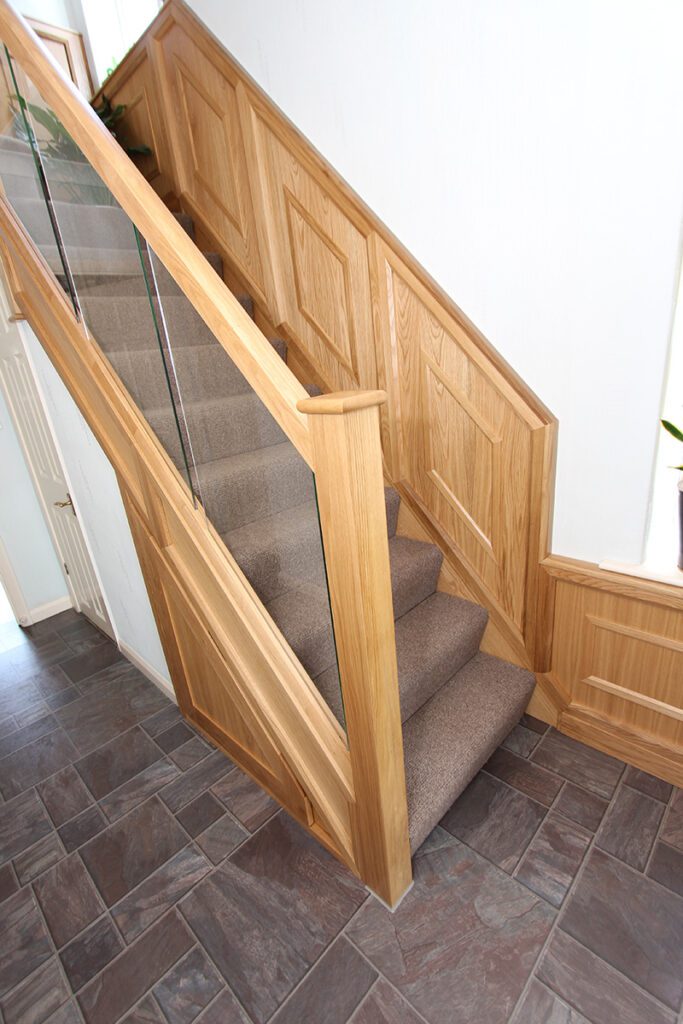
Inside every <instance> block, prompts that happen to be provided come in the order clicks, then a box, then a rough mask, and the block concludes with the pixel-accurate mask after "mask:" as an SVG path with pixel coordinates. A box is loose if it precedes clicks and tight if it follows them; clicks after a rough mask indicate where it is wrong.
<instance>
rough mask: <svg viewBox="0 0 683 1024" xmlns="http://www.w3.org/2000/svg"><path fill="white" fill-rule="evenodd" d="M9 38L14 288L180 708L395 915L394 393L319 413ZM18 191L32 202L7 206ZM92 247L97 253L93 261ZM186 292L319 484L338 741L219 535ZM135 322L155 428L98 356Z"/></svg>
mask: <svg viewBox="0 0 683 1024" xmlns="http://www.w3.org/2000/svg"><path fill="white" fill-rule="evenodd" d="M0 37H1V39H2V42H3V44H4V46H5V52H6V62H5V66H4V68H3V70H4V73H5V88H6V91H5V97H4V108H5V109H4V111H3V113H4V121H5V131H6V142H5V148H4V150H3V152H4V153H5V155H6V157H7V164H8V167H9V170H8V171H7V176H6V180H5V172H4V170H3V168H2V167H0V174H1V175H2V177H3V181H4V184H5V191H6V195H5V196H4V197H3V198H1V199H0V251H1V253H2V258H3V263H4V267H5V273H6V278H7V281H8V285H9V289H10V291H11V293H12V299H13V301H14V303H15V304H16V305H17V306H18V308H19V309H20V310H21V312H22V313H23V314H24V316H25V317H26V318H27V320H28V321H29V323H30V325H31V327H32V328H33V329H34V331H35V333H36V335H37V336H38V338H39V340H40V341H41V343H42V345H43V346H44V348H45V350H46V351H47V353H48V355H49V356H50V358H51V360H52V362H53V364H54V365H55V367H56V369H57V371H58V372H59V374H60V376H61V378H62V380H63V381H64V383H65V384H66V386H67V388H68V389H69V391H70V393H71V395H72V396H73V398H74V400H75V401H76V403H77V405H78V407H79V408H80V410H81V412H82V413H83V415H84V417H85V419H86V420H87V422H88V423H89V425H90V427H91V429H92V430H93V432H94V434H95V436H96V437H97V439H98V441H99V442H100V444H101V445H102V448H103V449H104V451H105V453H106V454H107V456H108V458H109V460H110V461H111V463H112V465H113V467H114V469H115V471H116V474H117V478H118V481H119V484H120V487H121V492H122V495H123V498H124V504H125V507H126V511H127V514H128V518H129V522H130V525H131V530H132V533H133V537H134V540H135V543H136V548H137V551H138V555H139V558H140V564H141V566H142V570H143V574H144V577H145V582H146V585H147V589H148V593H149V596H150V600H151V604H152V607H153V610H154V614H155V618H156V622H157V625H158V628H159V633H160V637H161V640H162V645H163V648H164V652H165V655H166V659H167V662H168V665H169V669H170V672H171V677H172V681H173V685H174V688H175V692H176V695H177V698H178V703H179V705H180V707H181V709H182V711H183V713H184V714H185V715H186V716H187V717H188V718H189V719H190V720H192V721H193V722H194V723H195V724H197V725H198V726H199V727H200V728H201V729H202V730H204V732H205V733H206V734H207V735H208V736H209V737H210V738H211V739H212V740H213V741H214V742H215V743H217V744H218V745H220V746H221V747H222V748H223V749H224V750H225V751H226V752H227V753H228V754H229V756H230V757H232V758H233V759H234V760H235V761H236V762H237V763H238V764H239V765H240V766H241V767H242V768H243V769H244V770H245V771H247V772H248V773H249V774H250V775H252V777H253V778H254V779H256V780H257V782H258V783H259V784H260V785H261V786H263V787H264V788H265V789H266V790H267V791H268V792H270V793H271V794H272V795H273V796H274V797H275V798H276V799H277V800H278V801H279V802H280V803H281V804H282V805H283V806H284V807H286V808H287V810H288V811H289V812H290V813H291V814H293V815H294V816H295V817H296V818H297V819H298V820H299V821H300V822H301V823H302V824H303V825H304V826H305V827H306V828H308V829H309V830H310V832H311V833H312V834H313V835H315V836H316V838H318V839H319V840H320V841H321V842H322V843H323V844H324V845H326V846H327V848H328V849H330V850H331V852H333V853H334V854H335V855H336V856H337V857H339V858H340V859H341V860H342V861H344V862H345V863H346V864H347V865H348V866H349V867H350V868H351V869H352V870H353V871H354V872H355V873H356V874H358V875H359V877H360V878H361V879H362V880H363V881H364V882H365V883H366V884H367V885H368V886H370V887H371V888H372V889H373V890H374V891H375V892H376V893H377V894H378V895H379V896H380V897H381V898H382V899H383V900H384V901H385V902H386V903H388V904H389V905H394V904H395V903H396V902H397V901H398V900H399V899H400V897H401V895H402V894H403V893H404V892H405V890H406V889H407V887H408V886H409V884H410V881H411V866H410V851H409V840H408V818H407V805H406V789H405V775H404V766H403V748H402V734H401V720H400V710H399V696H398V683H397V665H396V645H395V636H394V621H393V610H392V592H391V578H390V568H389V552H388V540H387V529H386V513H385V497H384V480H383V462H382V449H381V442H380V410H381V409H382V406H383V404H384V402H385V400H386V395H385V394H384V392H383V391H381V390H375V389H366V390H360V389H359V390H351V391H349V390H342V391H338V392H335V393H333V394H324V395H317V396H313V397H311V395H309V393H308V391H307V390H306V389H305V388H304V387H303V386H302V385H301V384H300V383H299V381H298V380H297V378H296V377H295V376H294V374H293V373H292V372H291V370H290V369H289V368H288V367H287V365H286V363H285V362H284V361H283V359H282V358H281V356H280V354H279V353H278V351H276V348H275V347H274V346H273V344H271V342H270V341H269V340H268V338H266V337H265V335H264V334H263V333H262V332H261V330H260V329H259V327H258V326H257V325H256V324H255V323H254V321H253V320H252V319H251V317H250V316H249V315H248V313H247V312H246V311H245V309H244V308H243V307H242V305H241V304H240V302H239V301H238V300H237V299H236V298H235V296H234V295H233V294H232V293H231V291H230V290H229V289H228V287H227V286H226V284H225V283H224V281H223V280H222V279H221V277H220V276H219V275H218V274H217V273H216V272H215V270H214V269H213V268H212V266H211V265H210V264H209V263H208V262H207V260H206V259H205V257H204V255H203V254H202V253H201V252H200V251H199V249H198V248H197V246H196V245H195V243H194V242H193V241H192V239H191V238H190V237H189V235H188V232H187V230H186V226H184V225H183V224H182V223H181V222H180V221H179V219H178V218H176V217H175V216H174V215H173V214H172V213H171V212H170V211H169V209H168V208H167V207H166V205H165V204H164V202H163V201H162V199H161V198H160V197H159V196H158V195H157V194H156V192H155V191H154V189H153V188H152V187H151V186H150V185H149V184H148V182H147V181H146V180H145V178H144V177H143V176H142V174H141V173H140V172H139V171H138V170H137V169H136V167H135V166H134V165H133V163H132V162H131V161H130V159H129V158H128V157H127V156H126V154H125V153H124V151H123V150H122V149H121V148H120V146H119V145H118V143H117V142H116V141H115V139H114V138H113V137H112V136H111V135H110V133H109V132H108V130H107V129H106V128H105V126H104V125H103V124H102V122H101V121H100V119H99V118H98V117H97V115H96V114H95V113H94V111H93V110H92V108H91V107H90V106H89V105H88V103H87V102H86V101H85V100H84V98H83V97H82V96H81V95H80V93H79V92H78V91H77V90H76V88H75V87H74V86H73V84H72V83H71V82H69V81H68V80H67V78H66V77H65V75H64V73H63V72H62V70H61V69H60V68H59V67H58V65H57V64H56V62H55V61H54V59H53V58H52V57H51V56H50V54H49V53H48V52H47V51H46V49H45V48H44V47H43V46H42V44H41V43H40V41H39V40H38V38H37V37H36V35H35V34H34V33H33V31H32V30H31V29H30V28H29V26H28V25H27V24H26V22H25V21H24V20H23V19H22V18H21V17H20V16H19V15H18V14H17V13H16V12H15V11H14V10H13V9H12V7H11V6H10V4H9V3H8V2H7V0H0ZM24 94H26V95H24ZM51 118H52V119H53V120H50V119H51ZM48 122H49V123H48ZM55 125H56V126H57V127H55ZM10 128H11V129H12V130H13V134H12V132H10ZM55 132H56V134H55ZM55 139H56V140H57V142H55ZM60 147H61V149H60ZM27 153H30V154H31V156H32V158H33V159H34V161H35V168H36V172H35V181H33V182H31V181H28V182H26V181H22V182H21V183H19V182H18V180H17V181H15V180H14V177H13V174H12V160H15V161H19V160H24V164H25V163H26V156H27ZM60 160H61V162H60ZM10 179H12V180H10ZM19 184H21V189H23V190H25V192H24V193H23V194H22V193H17V194H15V193H12V188H15V189H18V188H19ZM10 186H11V187H10ZM74 189H76V191H77V193H78V196H77V203H76V204H74V202H73V199H74V196H73V192H74ZM84 195H85V196H87V197H90V198H86V199H85V200H83V198H82V197H83V196H84ZM88 231H91V232H93V233H94V236H96V237H97V243H96V244H91V245H90V246H88V245H84V244H83V238H84V233H85V234H86V235H87V232H88ZM94 236H93V237H94ZM133 236H134V242H133V243H132V242H131V238H133ZM103 261H106V263H105V262H103ZM121 282H124V283H125V289H126V291H125V293H124V292H119V290H120V289H121V288H122V287H123V285H122V283H121ZM180 293H182V295H184V296H185V298H186V299H187V300H188V301H189V303H190V304H191V307H192V309H193V310H194V313H193V314H192V315H193V316H194V315H195V314H196V315H197V317H198V318H199V319H200V320H201V323H202V324H203V325H205V327H206V329H208V331H209V332H210V334H211V335H212V336H213V338H215V339H216V340H217V342H218V343H219V344H220V346H222V348H223V349H224V351H225V353H227V356H228V357H229V360H230V361H231V362H230V366H232V365H233V364H234V368H235V374H237V375H239V374H241V375H242V377H243V378H244V380H245V381H246V383H247V385H248V386H249V388H250V389H251V390H252V392H253V394H254V395H255V396H257V400H258V403H259V407H260V403H262V404H263V406H264V407H265V409H266V410H267V412H268V413H269V414H270V416H272V418H273V420H274V422H275V424H276V425H277V428H278V429H279V430H280V431H281V432H282V434H283V435H284V437H285V438H286V439H287V440H288V441H289V442H291V444H292V445H293V446H294V448H295V449H296V451H297V452H298V453H299V455H300V456H301V457H302V459H303V460H305V463H306V464H307V465H308V467H310V470H311V471H312V472H313V474H314V478H315V494H316V498H317V507H318V510H319V515H320V529H321V534H322V545H323V550H324V566H325V573H326V582H327V587H328V589H329V604H330V608H331V614H332V622H333V628H334V637H333V639H334V644H335V645H336V655H337V662H338V670H339V680H340V685H341V694H342V700H343V707H344V720H345V729H344V728H342V727H341V726H340V724H339V722H338V721H337V720H336V719H335V717H334V715H333V714H332V713H331V711H330V709H329V707H328V706H327V705H326V704H325V702H324V701H323V699H322V697H321V695H320V693H319V692H318V690H317V689H316V687H315V686H314V685H313V683H312V682H311V679H310V677H309V675H308V673H307V672H306V670H305V669H304V667H303V665H302V664H301V662H300V661H299V659H298V658H297V657H296V656H295V654H294V653H293V651H292V649H291V648H290V646H289V645H288V643H287V641H286V639H285V636H284V635H283V631H281V630H280V629H279V628H278V626H277V625H276V623H275V621H274V620H273V618H272V617H271V615H270V614H269V612H268V610H267V609H266V608H265V606H264V604H263V603H262V601H261V600H260V598H259V595H258V594H257V592H256V591H255V590H254V588H253V587H252V585H251V584H250V582H249V580H248V579H247V577H246V576H245V574H244V572H243V571H242V570H241V568H240V565H239V564H238V562H237V561H236V559H235V558H234V557H233V555H232V553H231V551H230V550H229V549H228V548H227V547H226V546H225V544H224V543H223V540H222V539H221V533H220V531H219V530H218V529H217V528H216V525H215V523H214V522H212V520H213V519H214V516H213V515H212V512H211V509H209V507H208V503H207V499H206V493H207V488H208V486H209V485H208V484H207V482H206V480H207V476H206V474H205V476H204V477H202V467H201V465H200V464H199V460H198V459H197V457H196V451H195V449H196V446H197V444H198V441H197V440H196V439H197V436H198V434H197V431H196V429H195V428H194V427H193V422H192V416H191V414H190V413H188V411H187V403H185V402H184V401H183V395H182V391H183V381H182V380H181V379H180V377H181V373H180V371H182V367H183V365H184V362H183V360H184V359H185V357H184V355H183V352H182V349H181V347H180V344H179V342H178V341H177V340H175V341H174V338H173V329H172V317H171V313H172V312H173V309H174V305H175V304H176V296H178V295H180ZM131 309H135V310H140V311H142V310H143V309H144V310H145V311H146V312H145V317H146V320H145V323H146V327H145V330H146V332H147V336H148V338H149V342H148V343H147V342H145V344H144V345H143V344H142V342H140V341H139V339H138V347H137V348H136V349H135V357H134V358H135V359H136V360H137V361H138V363H141V361H142V363H144V373H145V378H144V379H145V381H146V382H147V383H146V386H152V384H150V381H151V382H153V386H154V388H155V389H156V390H155V395H157V398H156V399H155V401H156V405H155V412H154V416H155V417H156V419H154V416H152V420H153V421H154V423H155V429H154V430H153V429H152V427H151V426H150V422H149V419H150V417H149V416H147V418H146V416H145V415H143V413H142V411H141V408H140V405H141V404H144V400H145V397H146V396H145V392H144V389H141V390H140V393H139V394H138V393H136V392H135V386H134V383H133V384H131V385H130V387H129V388H128V390H127V389H126V387H124V385H123V384H122V379H125V373H124V372H123V370H122V371H121V372H120V373H119V372H117V371H118V368H119V367H123V366H126V365H129V364H130V363H131V361H132V360H133V356H131V354H130V352H127V351H119V350H118V349H117V350H116V352H117V354H115V353H113V352H112V353H109V351H108V349H107V346H106V345H105V344H104V341H103V337H104V336H105V335H106V333H107V329H108V325H109V327H110V328H111V323H112V318H113V321H115V322H116V323H118V324H119V326H120V334H121V336H122V337H125V335H126V332H127V331H133V330H135V331H140V330H141V328H140V321H139V317H138V319H135V320H134V321H132V320H131V319H130V310H131ZM127 316H128V320H127V319H126V317H127ZM140 316H142V313H140ZM98 318H99V319H98ZM117 318H118V319H117ZM169 321H171V323H170V325H169ZM97 324H100V328H97V326H96V325H97ZM100 330H101V332H102V333H100ZM100 342H101V344H100ZM123 347H124V349H125V346H123ZM107 355H111V359H108V358H107ZM212 358H213V357H212ZM185 362H187V360H185ZM152 364H154V366H155V367H156V370H155V372H157V373H158V379H156V381H155V379H154V377H153V373H152V370H150V366H151V365H152ZM142 372H143V370H140V373H142ZM224 372H225V374H226V376H225V379H226V380H228V378H229V373H228V370H225V371H224ZM230 372H232V371H230ZM131 379H132V380H133V382H134V380H135V378H134V377H132V378H131ZM230 379H231V380H232V379H233V378H230ZM154 381H155V382H154ZM245 386H246V385H245ZM244 401H245V402H252V399H251V398H250V397H249V396H248V395H247V396H246V397H245V399H244ZM254 401H256V399H254ZM253 415H255V416H256V417H258V422H259V423H262V422H265V421H264V420H263V416H262V414H261V412H260V411H258V409H257V411H256V412H254V413H253ZM269 429H270V428H269ZM164 431H166V433H164ZM160 437H163V438H164V444H163V445H162V443H160V439H159V438H160ZM166 437H168V440H166Z"/></svg>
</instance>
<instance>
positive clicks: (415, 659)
mask: <svg viewBox="0 0 683 1024" xmlns="http://www.w3.org/2000/svg"><path fill="white" fill-rule="evenodd" d="M487 619H488V614H487V612H486V610H485V609H484V608H482V607H481V606H480V605H477V604H472V603H471V602H470V601H465V600H464V599H463V598H460V597H453V596H452V595H451V594H444V593H440V592H437V593H434V594H432V595H431V596H430V597H428V598H426V599H425V600H424V601H422V602H421V603H420V604H418V605H416V606H415V607H414V608H412V609H411V610H410V611H409V612H407V613H406V614H405V615H403V616H401V618H400V619H397V620H396V627H395V628H396V660H397V662H398V690H399V699H400V702H401V720H402V721H403V722H405V721H407V720H408V719H409V718H410V717H411V716H412V715H414V714H415V712H416V711H417V710H418V709H419V708H420V707H421V706H422V705H424V704H425V703H426V702H427V701H429V699H430V698H431V697H432V696H433V695H434V693H436V692H437V691H438V690H439V689H440V688H441V687H442V686H443V684H444V683H445V682H446V681H447V680H448V679H450V678H451V676H453V675H455V673H456V672H457V671H458V670H459V669H460V668H462V666H463V665H465V664H466V663H467V662H468V661H469V660H470V659H471V658H472V657H474V655H475V654H476V652H477V650H478V649H479V644H480V642H481V638H482V636H483V633H484V629H485V627H486V622H487ZM315 684H316V686H317V687H318V689H319V690H320V692H321V693H322V695H323V697H324V698H325V700H326V701H327V703H328V705H329V707H330V708H331V709H332V712H333V713H334V714H335V715H336V716H337V718H340V714H341V702H340V699H339V690H338V683H337V681H336V677H335V676H334V673H331V674H328V673H327V672H323V673H321V674H320V675H319V676H318V677H317V678H316V679H315ZM340 720H341V719H340Z"/></svg>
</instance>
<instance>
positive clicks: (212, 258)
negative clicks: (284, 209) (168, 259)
mask: <svg viewBox="0 0 683 1024" xmlns="http://www.w3.org/2000/svg"><path fill="white" fill-rule="evenodd" d="M41 252H42V253H43V255H45V246H41ZM70 255H71V254H70ZM132 255H134V256H135V260H133V259H132V258H130V255H128V256H126V254H125V253H123V254H122V253H118V254H114V256H113V257H112V258H115V259H116V261H117V262H116V263H112V264H111V265H110V264H107V262H106V260H105V259H104V258H103V259H101V260H100V259H97V260H93V258H92V253H91V252H90V251H88V253H87V254H82V256H83V258H82V259H81V261H80V267H82V268H83V269H80V270H79V269H74V268H73V266H72V270H73V272H74V277H75V278H76V288H77V290H78V291H79V294H81V293H82V294H84V295H87V296H88V297H90V296H93V297H95V296H96V297H99V298H110V299H122V298H128V296H140V297H142V296H146V295H147V284H146V282H145V278H144V276H143V274H142V269H141V267H140V259H139V257H138V256H137V254H132ZM86 256H87V264H88V268H89V269H85V267H84V263H85V262H86ZM202 256H203V257H204V259H205V260H206V261H207V262H208V263H209V264H210V266H211V267H212V268H213V269H214V270H215V271H216V273H217V274H218V275H219V277H220V276H222V274H223V260H222V259H221V257H220V256H219V255H218V253H215V252H203V253H202ZM124 257H125V259H124ZM48 262H49V260H48ZM72 262H73V261H72ZM50 265H52V264H50ZM122 267H123V269H121V268H122ZM155 271H156V274H155V276H156V289H157V292H158V293H159V295H161V296H166V295H177V296H182V295H183V292H182V289H181V288H180V285H179V284H176V282H175V281H174V279H173V278H172V277H171V275H170V274H169V273H168V271H167V270H166V268H165V267H163V266H162V265H161V264H159V263H157V264H155Z"/></svg>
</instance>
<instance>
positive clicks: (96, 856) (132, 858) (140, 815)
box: [81, 797, 187, 907]
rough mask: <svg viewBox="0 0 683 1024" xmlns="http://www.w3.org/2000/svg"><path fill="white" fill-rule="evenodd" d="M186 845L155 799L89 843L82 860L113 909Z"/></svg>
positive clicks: (165, 811)
mask: <svg viewBox="0 0 683 1024" xmlns="http://www.w3.org/2000/svg"><path fill="white" fill-rule="evenodd" d="M186 843H187V837H186V836H185V833H184V832H183V830H182V829H181V827H180V825H179V824H178V822H177V821H176V820H175V818H174V817H173V815H172V814H170V813H169V811H167V809H166V808H165V807H164V805H163V804H162V803H161V802H160V801H159V799H158V798H157V797H152V798H151V799H150V800H148V801H147V802H146V803H144V804H141V806H140V807H137V808H136V809H135V810H133V811H131V812H130V814H128V815H126V817H125V818H122V819H121V820H120V821H118V822H116V824H114V825H110V826H109V828H108V829H106V830H105V831H104V832H101V833H100V834H99V835H98V836H95V838H94V839H91V840H90V842H89V843H86V845H85V846H84V847H82V848H81V856H82V858H83V860H84V862H85V865H86V867H87V868H88V871H89V872H90V874H91V875H92V877H93V879H94V880H95V884H96V885H97V888H98V889H99V891H100V893H101V894H102V897H103V899H104V901H105V903H106V904H107V906H109V907H110V906H111V905H112V904H113V903H116V902H117V900H120V899H121V897H122V896H125V895H126V893H127V892H130V890H131V889H132V888H133V887H134V886H136V885H138V883H139V882H142V881H143V879H145V878H147V876H148V875H151V873H152V872H153V871H155V870H156V868H158V867H159V866H160V865H161V864H164V863H165V862H166V861H167V860H169V859H170V858H171V857H172V856H173V854H174V853H177V852H178V850H180V849H181V847H183V846H185V844H186Z"/></svg>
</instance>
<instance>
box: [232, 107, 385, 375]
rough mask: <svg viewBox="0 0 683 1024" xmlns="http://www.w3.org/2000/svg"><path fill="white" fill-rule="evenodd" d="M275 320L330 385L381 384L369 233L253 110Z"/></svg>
mask: <svg viewBox="0 0 683 1024" xmlns="http://www.w3.org/2000/svg"><path fill="white" fill-rule="evenodd" d="M251 126H252V129H253V134H254V140H255V152H256V155H257V163H258V177H259V182H260V188H261V197H262V203H261V206H262V215H263V221H264V234H265V238H266V244H267V246H268V249H269V254H270V264H271V270H272V274H273V290H274V302H275V304H276V306H277V310H276V312H275V319H276V320H277V322H278V323H279V324H281V325H283V326H284V327H285V328H286V331H287V332H288V333H289V335H290V336H291V337H293V338H295V339H296V341H297V343H298V344H299V345H300V346H301V348H302V350H303V353H304V355H305V356H306V357H307V358H308V359H309V360H310V362H311V363H312V365H313V367H314V369H315V370H316V371H317V372H318V373H319V374H320V376H321V378H322V379H323V381H325V383H326V384H327V385H328V387H329V388H330V389H332V390H344V389H354V388H359V387H360V388H374V387H376V386H377V368H376V360H375V346H374V327H373V320H372V298H371V292H370V279H369V273H370V271H369V258H368V237H367V234H366V233H365V232H364V231H363V230H361V229H360V228H359V227H358V226H357V225H356V224H355V223H354V222H353V221H352V220H350V219H349V217H348V216H347V215H346V213H345V211H344V209H343V208H342V206H341V204H339V203H338V202H337V197H336V195H335V193H334V192H333V191H328V190H327V188H326V187H325V185H324V184H323V183H322V182H321V181H320V179H319V178H317V177H314V176H313V174H311V173H309V171H308V169H307V168H306V167H305V166H304V164H303V163H302V162H301V161H300V160H299V159H298V158H297V155H296V153H295V152H294V151H293V150H292V149H291V148H290V147H289V145H288V143H287V141H286V140H285V139H284V138H283V136H282V135H281V134H280V133H279V132H278V131H277V130H276V125H274V124H273V123H272V121H271V120H270V118H269V117H268V115H267V113H266V112H265V111H264V110H262V109H261V108H258V109H251Z"/></svg>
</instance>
